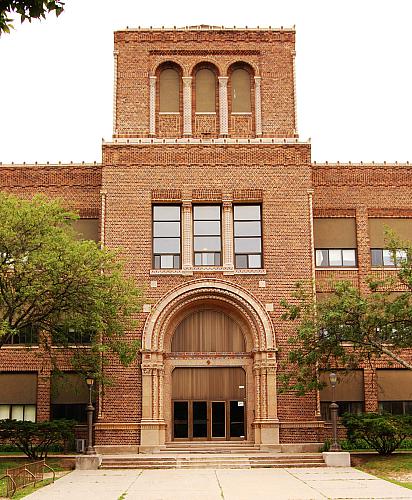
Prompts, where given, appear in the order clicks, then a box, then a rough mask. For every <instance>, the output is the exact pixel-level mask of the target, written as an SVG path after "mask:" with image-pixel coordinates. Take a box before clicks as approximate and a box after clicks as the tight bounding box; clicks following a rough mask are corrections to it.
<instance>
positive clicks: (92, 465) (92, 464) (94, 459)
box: [76, 455, 102, 470]
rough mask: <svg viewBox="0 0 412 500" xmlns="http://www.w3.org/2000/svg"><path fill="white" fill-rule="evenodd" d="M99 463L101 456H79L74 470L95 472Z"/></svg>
mask: <svg viewBox="0 0 412 500" xmlns="http://www.w3.org/2000/svg"><path fill="white" fill-rule="evenodd" d="M101 463H102V456H101V455H80V456H79V457H76V469H78V470H97V469H98V468H99V467H100V464H101Z"/></svg>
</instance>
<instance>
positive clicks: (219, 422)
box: [212, 401, 226, 438]
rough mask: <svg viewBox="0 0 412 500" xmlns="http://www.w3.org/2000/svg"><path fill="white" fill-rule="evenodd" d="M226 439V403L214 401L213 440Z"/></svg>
mask: <svg viewBox="0 0 412 500" xmlns="http://www.w3.org/2000/svg"><path fill="white" fill-rule="evenodd" d="M224 437H226V403H225V401H212V438H224Z"/></svg>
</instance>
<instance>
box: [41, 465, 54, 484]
mask: <svg viewBox="0 0 412 500" xmlns="http://www.w3.org/2000/svg"><path fill="white" fill-rule="evenodd" d="M43 467H47V468H48V469H50V470H51V471H52V472H53V483H54V481H55V479H56V471H55V470H54V469H53V467H50V465H47V464H46V460H45V461H44V464H43Z"/></svg>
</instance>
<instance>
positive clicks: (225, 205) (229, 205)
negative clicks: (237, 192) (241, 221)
mask: <svg viewBox="0 0 412 500" xmlns="http://www.w3.org/2000/svg"><path fill="white" fill-rule="evenodd" d="M222 206H223V209H224V210H230V209H231V208H232V206H233V202H232V200H223V202H222Z"/></svg>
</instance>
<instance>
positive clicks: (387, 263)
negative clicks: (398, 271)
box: [371, 248, 407, 267]
mask: <svg viewBox="0 0 412 500" xmlns="http://www.w3.org/2000/svg"><path fill="white" fill-rule="evenodd" d="M395 258H396V261H397V262H395V261H394V259H393V253H392V251H391V250H387V249H385V248H372V249H371V259H372V266H375V267H378V266H379V267H381V266H383V267H395V266H396V265H397V264H399V263H400V262H401V261H403V260H405V259H406V258H407V255H406V251H405V250H396V255H395Z"/></svg>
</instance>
